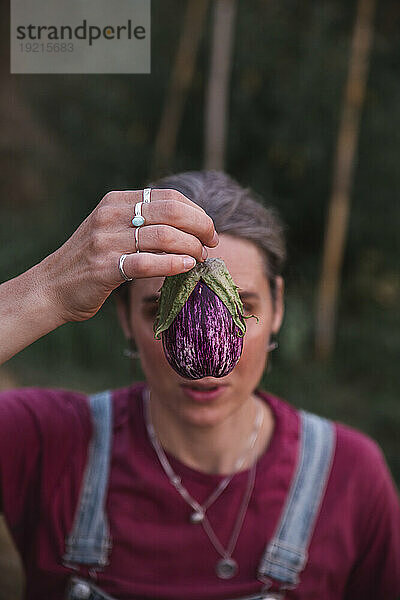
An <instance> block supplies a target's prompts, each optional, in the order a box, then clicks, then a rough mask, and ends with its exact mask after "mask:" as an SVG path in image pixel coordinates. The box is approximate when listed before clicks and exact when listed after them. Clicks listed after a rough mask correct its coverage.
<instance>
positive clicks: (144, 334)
mask: <svg viewBox="0 0 400 600" xmlns="http://www.w3.org/2000/svg"><path fill="white" fill-rule="evenodd" d="M219 240H220V241H219V244H218V246H217V247H216V248H208V256H209V258H214V257H218V258H222V259H223V260H224V262H225V264H226V266H227V268H228V270H229V272H230V274H231V275H232V278H233V281H234V282H235V284H236V285H237V286H238V288H239V294H240V296H241V299H242V302H243V308H244V311H245V315H251V314H254V315H257V317H258V318H259V321H258V323H257V321H256V319H246V328H247V330H246V334H245V337H244V343H243V352H242V356H241V357H240V360H239V362H238V364H237V365H236V367H235V368H234V369H233V371H231V372H230V373H229V374H228V375H226V376H225V377H221V378H218V379H215V382H216V383H224V384H227V387H225V388H224V393H223V394H221V395H220V396H219V397H218V398H216V399H215V400H211V401H209V402H207V403H201V404H199V403H196V402H195V401H194V400H191V399H190V398H188V397H187V396H186V394H185V393H184V391H183V389H182V387H181V384H182V383H188V380H187V379H185V378H183V377H181V376H180V375H178V373H176V372H175V371H174V370H173V369H172V367H171V366H170V365H169V363H168V361H167V359H166V358H165V355H164V351H163V347H162V341H161V339H160V340H156V339H154V333H153V322H154V319H155V316H156V313H157V297H158V296H159V290H160V288H161V286H162V284H163V281H164V278H163V277H152V278H147V279H138V280H136V281H135V282H134V283H133V284H132V287H131V296H130V305H129V314H127V313H126V310H124V307H123V305H122V303H121V301H120V300H119V301H118V313H119V317H120V321H121V324H122V326H123V328H124V331H125V335H126V336H127V337H133V338H134V339H135V341H136V344H137V347H138V350H139V352H140V360H141V364H142V368H143V371H144V373H145V376H146V380H147V382H148V384H149V387H150V390H151V393H152V398H153V399H155V400H156V401H158V402H162V403H164V405H165V408H168V409H169V410H171V411H173V412H174V413H175V414H176V416H177V417H179V419H183V420H185V421H186V422H187V421H189V422H190V423H192V424H193V425H198V426H202V425H203V426H210V425H213V424H217V423H218V422H220V421H221V420H223V419H224V418H226V417H227V416H229V415H231V414H232V413H233V412H234V411H235V410H236V409H238V408H239V407H240V406H241V405H242V404H243V402H244V401H246V400H248V398H249V397H250V396H251V394H252V392H253V391H254V390H255V388H256V387H257V386H258V384H259V381H260V379H261V376H262V374H263V371H264V369H265V367H266V360H267V346H268V343H269V339H270V335H271V333H277V332H278V330H279V328H280V326H281V322H282V317H283V280H282V278H281V277H278V278H277V282H276V288H277V289H276V302H275V307H274V306H273V303H272V298H271V292H270V286H269V282H268V279H267V278H266V277H265V275H264V261H263V255H262V253H261V252H260V250H259V249H258V248H257V247H256V246H255V245H254V244H253V243H251V242H249V241H247V240H242V239H240V238H236V237H233V236H231V235H228V234H220V236H219ZM207 381H213V378H211V377H207Z"/></svg>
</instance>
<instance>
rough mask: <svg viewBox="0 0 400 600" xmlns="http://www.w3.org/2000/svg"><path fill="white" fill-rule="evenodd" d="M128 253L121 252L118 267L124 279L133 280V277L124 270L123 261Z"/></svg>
mask: <svg viewBox="0 0 400 600" xmlns="http://www.w3.org/2000/svg"><path fill="white" fill-rule="evenodd" d="M127 256H128V254H122V255H121V256H120V259H119V264H118V269H119V272H120V273H121V275H122V277H123V278H124V279H125V281H133V277H128V276H127V274H126V273H125V271H124V262H125V259H126V257H127Z"/></svg>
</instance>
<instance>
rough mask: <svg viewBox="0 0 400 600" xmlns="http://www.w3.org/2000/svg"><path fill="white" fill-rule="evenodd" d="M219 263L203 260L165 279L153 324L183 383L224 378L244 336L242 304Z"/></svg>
mask: <svg viewBox="0 0 400 600" xmlns="http://www.w3.org/2000/svg"><path fill="white" fill-rule="evenodd" d="M237 290H238V287H237V286H236V285H235V283H234V281H233V279H232V277H231V275H230V273H229V271H228V269H227V268H226V266H225V263H224V261H223V260H222V259H221V258H207V259H206V260H205V261H204V262H203V263H197V264H196V265H195V266H194V267H193V269H191V270H190V271H188V272H186V273H179V274H178V275H172V276H170V277H166V278H165V280H164V283H163V285H162V287H161V290H160V292H161V293H160V300H159V306H158V311H157V315H156V318H155V321H154V326H153V330H154V337H155V339H160V335H162V344H163V349H164V353H165V356H166V359H167V361H168V362H169V364H170V365H171V367H172V368H173V369H174V370H175V371H176V372H177V373H178V374H179V375H181V376H182V377H184V378H186V379H191V380H193V379H201V378H203V377H209V376H211V377H217V378H218V377H224V376H225V375H228V373H230V372H231V371H232V370H233V369H234V368H235V366H236V365H237V363H238V361H239V359H240V356H241V354H242V350H243V338H244V335H245V333H246V324H245V319H250V318H251V317H254V318H256V319H257V322H258V318H257V317H256V316H255V315H250V316H244V314H243V304H242V301H241V299H240V296H239V293H238V291H237Z"/></svg>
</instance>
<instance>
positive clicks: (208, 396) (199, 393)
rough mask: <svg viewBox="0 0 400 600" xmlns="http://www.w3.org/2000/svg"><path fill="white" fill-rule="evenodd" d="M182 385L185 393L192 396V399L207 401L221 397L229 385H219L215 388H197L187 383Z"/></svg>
mask: <svg viewBox="0 0 400 600" xmlns="http://www.w3.org/2000/svg"><path fill="white" fill-rule="evenodd" d="M181 387H182V390H183V393H184V394H185V395H186V396H188V397H189V398H191V400H195V401H196V402H207V401H209V400H215V399H216V398H219V397H220V396H221V394H223V393H224V391H225V390H226V388H227V385H218V386H217V388H216V389H214V390H207V389H204V390H202V389H195V388H194V387H190V385H187V384H185V385H182V386H181Z"/></svg>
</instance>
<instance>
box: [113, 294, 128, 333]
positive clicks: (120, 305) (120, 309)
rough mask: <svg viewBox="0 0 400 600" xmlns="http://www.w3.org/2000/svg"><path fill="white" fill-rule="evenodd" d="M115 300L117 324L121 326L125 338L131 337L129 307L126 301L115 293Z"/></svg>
mask: <svg viewBox="0 0 400 600" xmlns="http://www.w3.org/2000/svg"><path fill="white" fill-rule="evenodd" d="M115 302H116V304H117V315H118V321H119V324H120V325H121V327H122V331H123V332H124V334H125V337H126V339H127V340H129V339H131V338H132V331H131V323H130V318H129V307H128V305H127V303H126V302H124V300H123V299H122V298H121V296H119V295H118V294H115Z"/></svg>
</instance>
